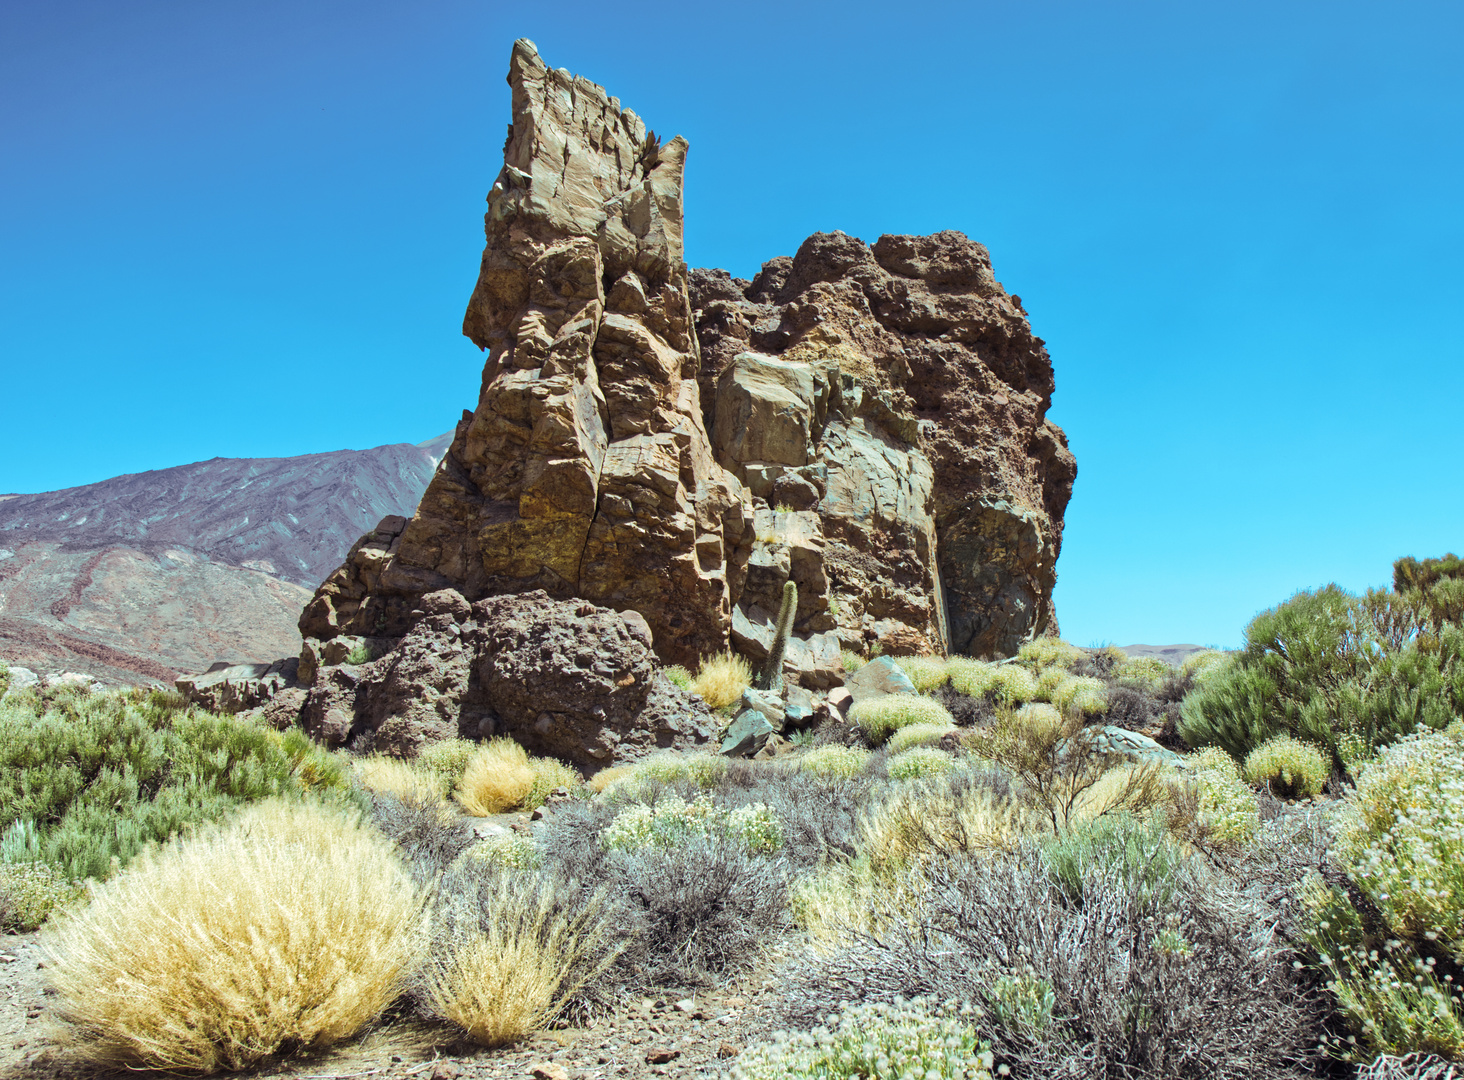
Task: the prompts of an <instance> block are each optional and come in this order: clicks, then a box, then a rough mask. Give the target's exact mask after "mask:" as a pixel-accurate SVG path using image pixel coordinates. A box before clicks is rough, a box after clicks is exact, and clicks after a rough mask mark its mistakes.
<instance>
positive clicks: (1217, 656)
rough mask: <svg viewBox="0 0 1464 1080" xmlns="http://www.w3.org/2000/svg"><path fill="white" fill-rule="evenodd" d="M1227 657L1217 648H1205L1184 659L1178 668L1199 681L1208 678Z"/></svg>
mask: <svg viewBox="0 0 1464 1080" xmlns="http://www.w3.org/2000/svg"><path fill="white" fill-rule="evenodd" d="M1228 659H1229V656H1228V655H1227V654H1226V653H1223V652H1221V651H1219V650H1218V649H1206V650H1204V651H1203V652H1197V653H1195V654H1194V655H1193V656H1191V657H1189V658H1188V659H1186V660H1185V662H1184V663H1183V664H1181V665H1180V666H1179V670H1180V671H1182V672H1183V673H1184V674H1186V675H1188V676H1190V677H1191V678H1193V679H1194V680H1195V681H1196V682H1201V681H1203V680H1204V679H1206V678H1209V676H1210V675H1211V674H1213V673H1214V672H1215V671H1216V670H1217V669H1218V668H1219V667H1220V666H1221V665H1223V664H1224V663H1225V661H1226V660H1228Z"/></svg>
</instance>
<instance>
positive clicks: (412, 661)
mask: <svg viewBox="0 0 1464 1080" xmlns="http://www.w3.org/2000/svg"><path fill="white" fill-rule="evenodd" d="M409 617H410V618H412V619H414V622H413V624H412V625H411V627H410V628H409V629H408V631H407V633H406V634H404V635H403V636H402V637H401V638H400V639H399V640H397V641H395V643H393V644H391V645H390V647H389V648H388V650H387V651H386V652H385V654H384V655H381V656H379V657H377V658H376V659H374V660H370V661H369V662H367V663H363V664H351V663H344V662H337V663H335V664H330V663H325V664H323V665H322V666H320V667H319V668H318V670H317V671H316V672H315V673H314V675H313V685H312V686H310V688H309V690H308V693H307V694H306V695H305V697H304V700H303V704H302V707H301V709H300V719H301V722H302V723H303V725H304V727H305V729H306V731H307V732H309V733H310V734H311V735H312V736H313V737H314V738H316V739H317V740H319V741H321V742H323V743H326V744H327V745H329V746H343V745H346V744H352V745H355V746H358V747H365V746H367V745H370V746H371V748H372V749H375V750H378V751H382V752H385V753H389V754H393V755H396V756H399V757H413V756H415V755H416V754H417V753H418V752H419V751H420V750H421V749H422V748H423V747H424V746H426V745H428V744H429V743H432V742H436V741H438V740H440V739H447V738H453V737H461V738H468V739H478V738H490V737H493V736H498V735H507V736H510V737H511V738H513V739H514V740H516V741H517V742H519V743H521V744H522V745H523V746H525V747H527V748H528V749H529V750H530V752H532V753H535V754H542V755H546V756H551V757H556V758H559V759H560V760H562V761H566V762H569V763H570V764H572V765H575V766H577V767H579V768H581V769H583V770H585V771H586V772H590V771H593V770H595V769H598V768H602V767H604V766H606V765H609V764H611V763H612V762H617V763H619V762H625V761H634V760H635V759H636V758H638V757H641V756H644V755H645V754H647V753H650V752H652V751H655V750H657V749H662V748H667V747H678V748H683V749H684V748H691V747H695V746H698V745H701V744H704V743H707V742H709V741H710V740H711V739H713V738H715V736H716V734H717V731H718V728H719V725H718V724H717V723H716V721H715V719H714V718H713V717H712V715H711V713H710V712H708V710H707V708H706V706H705V704H703V703H702V701H701V699H700V698H697V697H694V696H693V695H690V694H687V693H685V692H684V691H682V690H679V689H677V688H676V687H675V686H674V685H673V684H672V683H671V682H670V681H669V680H667V679H666V677H665V675H663V674H662V673H661V671H660V670H659V666H658V664H657V662H656V657H655V654H654V653H652V651H651V641H652V636H651V630H650V627H649V626H648V625H647V623H646V620H645V619H643V618H641V616H640V615H638V614H637V613H635V612H634V611H627V612H617V611H612V610H610V609H608V608H601V607H597V606H595V605H594V604H590V603H588V602H586V601H583V600H556V599H554V598H553V597H551V596H549V594H548V593H546V592H544V591H543V590H534V591H531V592H527V593H521V594H513V595H506V596H494V597H488V598H485V599H483V600H480V601H478V602H477V603H476V604H469V603H468V601H467V599H466V598H465V597H463V596H462V595H461V594H460V593H458V592H457V591H455V590H451V589H444V590H440V591H438V592H434V593H429V594H427V595H426V596H424V597H422V598H421V607H419V608H416V609H414V611H413V612H412V613H411V614H410V616H409Z"/></svg>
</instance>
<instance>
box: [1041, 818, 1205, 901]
mask: <svg viewBox="0 0 1464 1080" xmlns="http://www.w3.org/2000/svg"><path fill="white" fill-rule="evenodd" d="M1042 852H1043V854H1044V855H1045V856H1046V857H1047V863H1048V865H1049V866H1050V867H1051V868H1052V875H1053V878H1054V879H1055V880H1056V882H1057V885H1058V888H1059V889H1061V890H1062V892H1063V895H1065V896H1066V897H1067V898H1068V899H1069V900H1070V901H1072V902H1073V903H1082V902H1083V882H1084V881H1085V880H1087V879H1088V878H1089V877H1092V876H1093V875H1092V873H1091V871H1092V870H1094V869H1096V870H1097V871H1098V875H1097V876H1098V878H1099V879H1100V880H1104V881H1107V880H1110V879H1113V880H1117V881H1120V882H1123V883H1124V885H1125V887H1126V888H1128V889H1130V890H1131V891H1132V892H1133V893H1134V894H1135V895H1136V897H1137V899H1138V900H1139V901H1140V902H1141V903H1144V904H1149V903H1161V904H1162V903H1167V902H1168V901H1169V900H1170V899H1171V898H1172V896H1173V894H1174V890H1175V889H1176V888H1177V884H1176V878H1177V875H1178V873H1179V870H1180V867H1181V866H1182V865H1183V863H1184V855H1183V854H1182V853H1181V851H1180V850H1179V848H1177V847H1176V846H1175V845H1174V843H1173V841H1171V840H1170V838H1169V832H1168V830H1167V829H1166V828H1165V823H1164V821H1163V820H1162V819H1159V818H1155V819H1149V820H1144V819H1140V818H1135V817H1133V816H1132V815H1129V814H1113V815H1109V816H1106V817H1101V818H1098V819H1096V820H1094V821H1090V822H1087V823H1085V824H1083V825H1080V826H1078V827H1077V828H1075V829H1071V830H1069V831H1068V832H1066V833H1064V834H1063V835H1061V836H1057V837H1054V838H1053V839H1051V840H1049V841H1047V842H1046V843H1044V844H1043V845H1042Z"/></svg>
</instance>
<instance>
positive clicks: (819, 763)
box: [798, 728, 910, 779]
mask: <svg viewBox="0 0 1464 1080" xmlns="http://www.w3.org/2000/svg"><path fill="white" fill-rule="evenodd" d="M905 730H907V731H908V730H910V729H909V728H907V729H905ZM896 734H898V732H897V733H896ZM868 764H869V751H868V750H866V749H864V747H862V746H839V745H838V744H831V745H829V746H818V747H815V748H814V749H812V750H810V751H809V752H808V753H806V754H804V755H803V756H802V757H801V758H799V759H798V768H799V769H801V770H803V771H804V772H807V773H812V774H813V775H814V776H821V777H824V778H826V779H834V778H843V779H847V778H848V777H851V776H858V775H859V774H860V773H862V772H863V771H864V767H865V766H866V765H868Z"/></svg>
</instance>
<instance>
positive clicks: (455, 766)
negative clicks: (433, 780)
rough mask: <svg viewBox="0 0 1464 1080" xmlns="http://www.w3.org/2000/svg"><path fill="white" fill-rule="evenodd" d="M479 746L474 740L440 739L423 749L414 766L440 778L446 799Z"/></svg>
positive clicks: (413, 761)
mask: <svg viewBox="0 0 1464 1080" xmlns="http://www.w3.org/2000/svg"><path fill="white" fill-rule="evenodd" d="M479 745H480V744H479V743H476V742H474V741H473V740H472V739H439V740H438V741H437V742H432V743H428V744H427V745H426V746H424V747H422V749H421V751H420V752H419V753H418V754H417V756H416V757H415V758H413V759H412V764H413V765H415V766H416V767H417V768H418V769H420V770H422V771H423V772H425V773H431V774H432V775H433V776H436V777H437V778H438V782H439V783H440V784H441V786H442V794H443V797H444V798H445V797H446V796H447V795H448V794H449V793H450V792H451V791H452V789H453V788H455V787H457V783H458V781H459V780H461V779H462V777H463V773H464V772H465V771H467V768H468V762H469V761H470V760H472V757H473V755H474V754H475V753H477V751H478V747H479Z"/></svg>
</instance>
